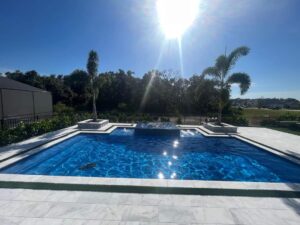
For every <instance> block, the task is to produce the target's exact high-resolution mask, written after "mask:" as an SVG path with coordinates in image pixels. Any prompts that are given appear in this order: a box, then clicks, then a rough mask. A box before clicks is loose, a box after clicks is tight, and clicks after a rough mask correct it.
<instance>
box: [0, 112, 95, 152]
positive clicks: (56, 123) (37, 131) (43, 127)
mask: <svg viewBox="0 0 300 225" xmlns="http://www.w3.org/2000/svg"><path fill="white" fill-rule="evenodd" d="M90 117H91V115H90V114H88V113H81V114H70V115H66V114H63V115H59V116H54V117H52V118H50V119H45V120H40V121H37V122H34V123H31V124H24V123H23V122H21V123H20V124H19V125H18V126H17V127H16V128H14V129H4V130H0V146H4V145H8V144H12V143H15V142H19V141H22V140H25V139H27V138H30V137H34V136H37V135H41V134H44V133H47V132H50V131H55V130H59V129H62V128H65V127H69V126H72V125H75V124H76V123H77V122H78V121H81V120H85V119H88V118H90Z"/></svg>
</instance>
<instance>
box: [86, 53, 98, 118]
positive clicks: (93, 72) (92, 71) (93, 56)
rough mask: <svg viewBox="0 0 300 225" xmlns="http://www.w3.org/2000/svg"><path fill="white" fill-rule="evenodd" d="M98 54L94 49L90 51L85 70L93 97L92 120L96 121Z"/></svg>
mask: <svg viewBox="0 0 300 225" xmlns="http://www.w3.org/2000/svg"><path fill="white" fill-rule="evenodd" d="M98 64H99V59H98V54H97V52H96V51H93V50H92V51H90V53H89V58H88V62H87V66H86V67H87V72H88V75H89V79H90V82H91V89H92V97H93V121H94V122H96V121H97V109H96V96H97V95H98V87H97V82H96V79H97V76H98Z"/></svg>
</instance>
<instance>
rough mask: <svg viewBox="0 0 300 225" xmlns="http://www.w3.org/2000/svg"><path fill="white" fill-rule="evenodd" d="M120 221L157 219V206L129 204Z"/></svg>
mask: <svg viewBox="0 0 300 225" xmlns="http://www.w3.org/2000/svg"><path fill="white" fill-rule="evenodd" d="M122 221H141V222H142V221H145V222H157V221H158V208H157V207H154V206H129V208H128V211H126V212H125V213H124V215H123V217H122Z"/></svg>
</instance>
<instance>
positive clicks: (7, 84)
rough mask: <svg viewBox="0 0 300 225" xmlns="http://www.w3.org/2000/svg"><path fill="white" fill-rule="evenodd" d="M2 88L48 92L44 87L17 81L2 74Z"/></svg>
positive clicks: (0, 82)
mask: <svg viewBox="0 0 300 225" xmlns="http://www.w3.org/2000/svg"><path fill="white" fill-rule="evenodd" d="M0 89H13V90H21V91H38V92H46V91H45V90H43V89H40V88H36V87H33V86H30V85H28V84H24V83H21V82H19V81H15V80H12V79H9V78H7V77H1V76H0Z"/></svg>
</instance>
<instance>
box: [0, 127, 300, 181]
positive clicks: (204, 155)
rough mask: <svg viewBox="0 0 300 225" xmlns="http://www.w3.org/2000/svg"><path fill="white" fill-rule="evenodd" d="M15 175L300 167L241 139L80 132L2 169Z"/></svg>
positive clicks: (202, 175)
mask: <svg viewBox="0 0 300 225" xmlns="http://www.w3.org/2000/svg"><path fill="white" fill-rule="evenodd" d="M0 172H1V173H11V174H40V175H60V176H88V177H122V178H160V179H186V180H223V181H252V182H296V183H300V166H299V165H297V164H294V163H292V162H290V161H288V160H286V159H283V158H280V157H278V156H276V155H273V154H272V153H269V152H267V151H265V150H262V149H259V148H257V147H255V146H252V145H250V144H247V143H245V142H242V141H240V140H238V139H235V138H221V137H220V138H219V137H216V138H212V137H210V138H206V137H204V136H203V135H201V134H200V133H198V132H196V131H194V130H189V131H181V136H180V137H174V136H151V135H144V136H141V135H134V131H133V130H132V129H123V128H118V129H116V130H115V131H113V132H112V133H111V134H109V135H108V134H79V135H76V136H74V137H72V138H70V139H68V140H66V141H63V142H61V143H59V144H57V145H54V146H52V147H50V148H48V149H46V150H44V151H42V152H40V153H37V154H35V155H32V156H29V157H28V158H26V159H24V160H21V161H19V162H17V163H15V164H13V165H11V166H8V167H6V168H4V169H2V170H1V171H0Z"/></svg>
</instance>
